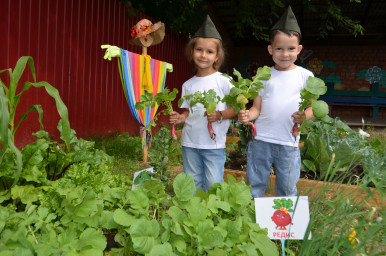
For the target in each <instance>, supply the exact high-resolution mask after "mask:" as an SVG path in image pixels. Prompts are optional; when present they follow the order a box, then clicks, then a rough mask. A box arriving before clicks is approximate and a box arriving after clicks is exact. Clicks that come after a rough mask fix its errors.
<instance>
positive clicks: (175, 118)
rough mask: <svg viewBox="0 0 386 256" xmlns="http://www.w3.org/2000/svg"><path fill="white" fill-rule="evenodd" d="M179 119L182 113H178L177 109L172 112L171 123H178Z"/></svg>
mask: <svg viewBox="0 0 386 256" xmlns="http://www.w3.org/2000/svg"><path fill="white" fill-rule="evenodd" d="M179 119H180V114H178V113H177V112H176V111H173V112H170V114H169V124H171V125H174V124H178V120H179Z"/></svg>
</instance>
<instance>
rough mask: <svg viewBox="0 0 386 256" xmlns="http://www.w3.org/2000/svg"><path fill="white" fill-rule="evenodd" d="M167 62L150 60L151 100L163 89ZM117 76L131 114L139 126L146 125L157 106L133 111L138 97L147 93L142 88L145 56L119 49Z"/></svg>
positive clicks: (151, 118)
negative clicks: (119, 78)
mask: <svg viewBox="0 0 386 256" xmlns="http://www.w3.org/2000/svg"><path fill="white" fill-rule="evenodd" d="M167 65H168V63H167V62H163V61H159V60H155V59H150V70H151V78H152V83H153V98H154V96H155V95H156V94H157V93H159V92H162V91H163V89H164V88H165V81H166V71H167ZM118 67H119V74H120V77H121V81H122V87H123V91H124V93H125V96H126V99H127V103H128V104H129V107H130V111H131V114H132V115H133V117H134V118H135V120H136V121H137V122H138V123H140V124H141V126H146V125H148V124H149V123H150V122H151V120H153V117H154V115H155V114H156V112H157V109H158V105H157V104H156V106H155V107H154V108H150V107H146V108H145V109H144V110H137V109H135V103H136V102H139V101H140V100H139V96H141V95H144V94H145V93H147V92H146V91H145V89H144V87H143V80H144V79H145V56H144V55H139V54H136V53H133V52H129V51H126V50H123V49H121V56H120V57H119V58H118Z"/></svg>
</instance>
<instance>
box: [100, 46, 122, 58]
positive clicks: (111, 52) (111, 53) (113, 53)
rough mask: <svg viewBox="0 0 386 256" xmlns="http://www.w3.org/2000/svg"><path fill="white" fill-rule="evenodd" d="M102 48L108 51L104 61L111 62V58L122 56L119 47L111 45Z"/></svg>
mask: <svg viewBox="0 0 386 256" xmlns="http://www.w3.org/2000/svg"><path fill="white" fill-rule="evenodd" d="M101 48H102V49H107V50H106V53H105V56H104V57H103V58H104V59H109V60H111V58H113V57H119V56H120V55H121V50H120V49H119V48H118V47H116V46H112V45H109V44H103V45H101Z"/></svg>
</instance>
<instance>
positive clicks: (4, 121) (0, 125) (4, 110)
mask: <svg viewBox="0 0 386 256" xmlns="http://www.w3.org/2000/svg"><path fill="white" fill-rule="evenodd" d="M8 124H9V112H8V99H7V97H6V96H5V93H4V90H3V88H2V87H0V144H1V147H2V148H3V153H4V152H5V149H6V148H7V147H8V128H9V127H8ZM1 157H2V154H0V163H1Z"/></svg>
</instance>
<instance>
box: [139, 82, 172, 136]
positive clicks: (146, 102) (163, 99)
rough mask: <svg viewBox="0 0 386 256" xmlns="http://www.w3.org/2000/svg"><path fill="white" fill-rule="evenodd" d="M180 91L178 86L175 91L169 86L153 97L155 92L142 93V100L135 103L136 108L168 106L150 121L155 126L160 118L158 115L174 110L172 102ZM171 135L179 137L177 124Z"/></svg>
mask: <svg viewBox="0 0 386 256" xmlns="http://www.w3.org/2000/svg"><path fill="white" fill-rule="evenodd" d="M177 93H178V90H177V89H176V88H174V89H173V91H170V90H169V89H168V88H165V89H164V90H163V91H162V92H159V93H157V94H156V95H155V96H154V99H153V94H151V93H147V94H144V95H141V96H140V97H139V99H140V100H141V101H140V102H137V103H135V109H137V110H143V109H145V107H151V108H154V107H156V106H157V105H158V106H159V107H161V106H165V107H166V108H165V109H163V110H162V111H160V112H158V113H157V114H156V115H155V116H154V117H153V120H152V121H151V122H150V124H149V126H150V127H151V126H155V125H156V123H155V122H156V121H157V119H158V115H159V114H161V113H163V114H164V115H169V114H170V113H171V112H173V106H172V102H173V100H174V99H175V98H176V96H177ZM171 135H172V138H173V139H174V140H176V139H177V135H176V131H175V126H174V125H172V128H171Z"/></svg>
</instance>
